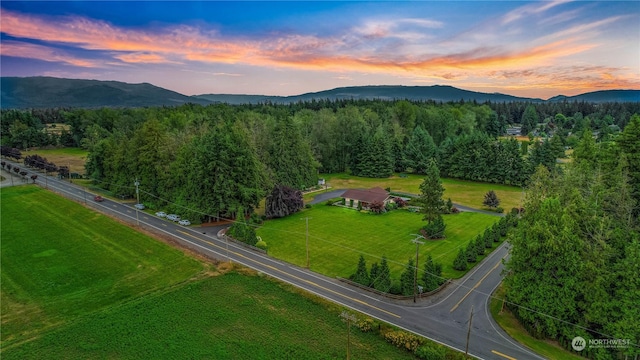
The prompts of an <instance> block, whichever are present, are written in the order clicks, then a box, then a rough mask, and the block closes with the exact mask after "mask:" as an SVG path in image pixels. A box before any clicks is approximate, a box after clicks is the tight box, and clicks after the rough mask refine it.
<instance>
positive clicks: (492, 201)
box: [482, 190, 500, 209]
mask: <svg viewBox="0 0 640 360" xmlns="http://www.w3.org/2000/svg"><path fill="white" fill-rule="evenodd" d="M482 204H483V205H485V206H488V207H490V208H493V209H495V208H497V207H498V206H500V199H498V195H496V192H495V191H493V190H489V191H487V193H486V194H484V201H483V202H482Z"/></svg>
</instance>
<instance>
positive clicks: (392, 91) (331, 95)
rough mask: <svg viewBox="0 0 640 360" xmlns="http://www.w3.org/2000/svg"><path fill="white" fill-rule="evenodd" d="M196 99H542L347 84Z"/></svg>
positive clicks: (442, 87) (451, 89)
mask: <svg viewBox="0 0 640 360" xmlns="http://www.w3.org/2000/svg"><path fill="white" fill-rule="evenodd" d="M195 97H196V98H200V99H206V100H209V101H213V102H225V103H229V104H242V103H252V104H257V103H261V102H267V101H268V102H272V103H279V104H288V103H295V102H299V101H313V100H330V101H333V100H345V99H346V100H411V101H427V100H432V101H437V102H440V101H441V102H449V101H460V100H464V101H476V102H480V103H483V102H487V101H491V102H511V101H528V102H542V101H543V100H542V99H533V98H524V97H517V96H512V95H506V94H499V93H493V94H490V93H482V92H476V91H469V90H463V89H458V88H455V87H453V86H445V85H433V86H399V85H398V86H392V85H378V86H350V87H340V88H335V89H331V90H325V91H319V92H312V93H306V94H301V95H295V96H262V95H229V94H204V95H196V96H195Z"/></svg>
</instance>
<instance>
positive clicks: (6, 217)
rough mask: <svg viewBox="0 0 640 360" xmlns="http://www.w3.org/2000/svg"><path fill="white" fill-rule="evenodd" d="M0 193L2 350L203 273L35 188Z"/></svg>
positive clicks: (183, 258) (192, 262)
mask: <svg viewBox="0 0 640 360" xmlns="http://www.w3.org/2000/svg"><path fill="white" fill-rule="evenodd" d="M0 191H1V192H0V195H1V196H2V202H1V210H2V217H1V223H0V229H1V232H0V236H1V237H2V242H1V243H0V249H1V252H2V253H1V261H2V274H1V279H2V284H1V286H0V290H1V291H0V300H1V306H0V310H1V311H2V316H1V319H2V320H1V325H2V341H1V343H2V346H3V347H5V346H7V345H8V344H11V343H14V342H20V341H23V340H25V339H28V338H31V337H33V336H37V335H38V334H39V333H40V332H42V331H43V330H46V329H48V328H50V327H52V326H60V325H62V324H64V323H66V322H68V321H71V320H73V319H75V318H76V317H78V316H82V315H85V314H88V313H91V312H94V311H97V310H100V309H102V308H104V307H106V306H111V305H113V304H114V303H118V302H123V301H128V300H131V299H135V298H137V297H140V296H142V295H143V294H146V293H150V292H153V291H157V290H161V289H164V288H166V287H170V286H173V285H175V284H177V283H180V282H183V281H185V279H189V278H191V277H193V276H195V275H196V274H198V273H199V272H202V271H203V266H202V264H201V263H199V262H197V261H195V260H194V259H193V258H190V257H188V256H186V255H185V254H184V253H182V252H180V251H178V250H177V249H173V248H171V247H168V246H166V245H165V244H163V243H161V242H159V241H157V240H154V239H152V238H150V237H148V236H145V235H143V234H141V233H138V232H136V231H134V230H132V229H130V228H128V227H125V226H123V225H120V224H119V223H117V222H115V221H114V220H112V219H110V218H108V217H106V216H104V215H101V214H98V213H95V212H93V211H90V210H88V209H86V208H84V207H82V206H81V205H79V204H77V203H74V202H71V201H68V200H66V199H64V198H61V197H59V196H57V195H54V194H52V193H50V192H48V191H45V190H42V189H41V188H38V187H36V186H33V185H25V186H19V187H11V188H2V189H1V190H0Z"/></svg>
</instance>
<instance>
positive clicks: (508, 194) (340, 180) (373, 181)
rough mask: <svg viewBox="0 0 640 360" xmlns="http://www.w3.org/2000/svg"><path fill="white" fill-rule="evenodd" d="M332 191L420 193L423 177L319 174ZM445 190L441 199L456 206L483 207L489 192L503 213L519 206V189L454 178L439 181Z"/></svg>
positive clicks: (412, 175)
mask: <svg viewBox="0 0 640 360" xmlns="http://www.w3.org/2000/svg"><path fill="white" fill-rule="evenodd" d="M321 177H324V178H325V179H326V181H327V183H329V185H330V186H331V187H332V188H333V189H351V188H372V187H376V186H377V187H381V188H383V189H386V188H391V191H402V192H407V193H412V194H419V193H420V184H422V181H423V180H424V176H422V175H414V174H408V175H407V176H406V177H400V176H398V175H392V176H390V177H388V178H383V179H377V178H364V177H358V176H351V175H348V174H344V173H341V174H324V175H321ZM442 185H443V187H444V189H445V191H444V199H447V198H451V201H453V202H454V203H456V204H460V205H465V206H469V207H472V208H476V209H481V208H483V205H482V201H483V200H484V195H485V194H486V193H487V192H488V191H489V190H494V191H495V192H496V195H498V198H499V199H500V206H501V207H502V208H504V209H505V212H507V211H510V210H511V209H512V208H514V207H519V206H520V204H521V200H522V188H520V187H518V186H509V185H498V184H490V183H482V182H475V181H465V180H457V179H446V178H445V179H442Z"/></svg>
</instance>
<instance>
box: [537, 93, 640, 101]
mask: <svg viewBox="0 0 640 360" xmlns="http://www.w3.org/2000/svg"><path fill="white" fill-rule="evenodd" d="M565 100H566V101H585V102H593V103H602V102H639V101H640V90H603V91H594V92H589V93H584V94H580V95H576V96H564V95H559V96H554V97H552V98H551V99H549V100H547V101H565Z"/></svg>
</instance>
